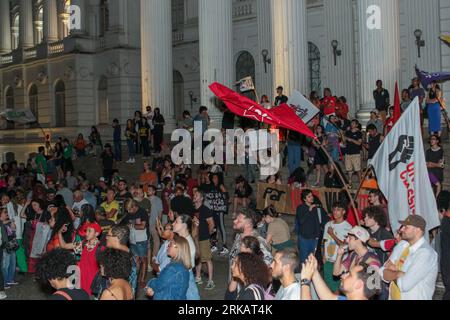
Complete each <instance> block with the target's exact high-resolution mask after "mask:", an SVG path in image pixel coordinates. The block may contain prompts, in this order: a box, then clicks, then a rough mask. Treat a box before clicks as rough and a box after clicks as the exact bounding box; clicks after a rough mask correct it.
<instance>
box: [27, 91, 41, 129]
mask: <svg viewBox="0 0 450 320" xmlns="http://www.w3.org/2000/svg"><path fill="white" fill-rule="evenodd" d="M38 101H39V97H38V88H37V86H36V85H35V84H34V83H33V84H32V85H31V86H30V89H29V90H28V102H29V105H30V110H31V112H33V114H34V116H35V117H36V120H37V122H39V105H38ZM36 126H37V123H33V124H31V127H36Z"/></svg>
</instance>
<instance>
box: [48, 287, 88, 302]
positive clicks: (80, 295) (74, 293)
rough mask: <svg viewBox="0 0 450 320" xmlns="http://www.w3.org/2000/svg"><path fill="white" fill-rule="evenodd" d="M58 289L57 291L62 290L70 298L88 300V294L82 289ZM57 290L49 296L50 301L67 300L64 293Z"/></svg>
mask: <svg viewBox="0 0 450 320" xmlns="http://www.w3.org/2000/svg"><path fill="white" fill-rule="evenodd" d="M58 291H59V292H64V293H65V294H66V295H68V296H69V297H70V298H71V299H70V300H90V298H89V295H88V294H87V292H86V291H84V290H83V289H73V290H70V289H67V288H66V289H60V290H58ZM58 291H57V292H58ZM57 292H55V294H53V295H52V296H51V297H50V298H49V300H52V301H68V299H67V298H66V297H65V296H64V295H61V294H58V293H57Z"/></svg>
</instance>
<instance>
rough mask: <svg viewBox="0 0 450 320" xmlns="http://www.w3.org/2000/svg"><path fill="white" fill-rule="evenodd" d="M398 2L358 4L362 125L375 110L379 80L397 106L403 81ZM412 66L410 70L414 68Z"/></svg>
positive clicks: (372, 0)
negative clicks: (396, 94)
mask: <svg viewBox="0 0 450 320" xmlns="http://www.w3.org/2000/svg"><path fill="white" fill-rule="evenodd" d="M399 8H400V6H399V0H359V1H358V18H359V19H358V20H359V24H358V27H359V58H360V63H359V66H360V72H359V74H360V82H361V92H360V99H361V101H360V104H361V105H360V110H359V113H358V118H360V119H361V121H362V122H363V123H365V122H364V121H365V120H367V119H368V118H369V116H370V111H371V110H373V109H374V108H375V101H374V99H373V91H374V90H375V87H376V85H375V84H376V81H377V80H383V86H384V88H386V89H387V90H389V93H390V95H391V103H393V102H394V92H395V91H394V88H395V82H396V81H399V83H401V79H400V9H399ZM412 67H413V66H411V68H412Z"/></svg>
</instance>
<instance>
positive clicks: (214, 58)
mask: <svg viewBox="0 0 450 320" xmlns="http://www.w3.org/2000/svg"><path fill="white" fill-rule="evenodd" d="M198 5H199V32H200V92H201V93H200V94H201V104H202V105H204V106H206V107H207V108H208V111H209V115H210V117H211V121H212V122H211V126H212V127H215V128H221V127H222V113H221V112H220V110H219V109H218V108H217V100H216V99H215V96H214V94H213V93H212V92H211V90H209V85H210V84H212V83H213V82H220V83H221V84H223V85H225V86H228V87H231V88H233V83H234V81H233V80H234V79H233V70H234V68H233V18H232V8H233V7H232V6H233V4H232V0H199V4H198Z"/></svg>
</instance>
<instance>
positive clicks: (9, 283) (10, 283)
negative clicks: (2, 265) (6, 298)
mask: <svg viewBox="0 0 450 320" xmlns="http://www.w3.org/2000/svg"><path fill="white" fill-rule="evenodd" d="M6 284H7V285H8V286H18V285H19V283H18V282H16V281H12V282H8V283H6Z"/></svg>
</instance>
